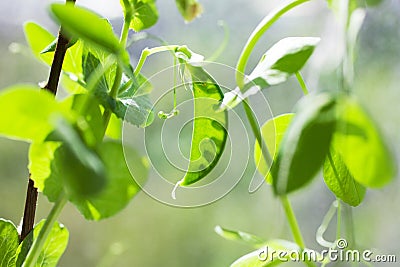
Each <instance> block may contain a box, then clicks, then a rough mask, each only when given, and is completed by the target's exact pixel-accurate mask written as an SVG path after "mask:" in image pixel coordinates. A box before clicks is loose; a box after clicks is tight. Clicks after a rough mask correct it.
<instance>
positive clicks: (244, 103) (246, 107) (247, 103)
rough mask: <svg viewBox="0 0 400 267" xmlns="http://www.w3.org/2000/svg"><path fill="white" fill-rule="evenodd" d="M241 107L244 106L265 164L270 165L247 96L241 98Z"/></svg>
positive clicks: (268, 155)
mask: <svg viewBox="0 0 400 267" xmlns="http://www.w3.org/2000/svg"><path fill="white" fill-rule="evenodd" d="M243 108H244V111H245V112H246V116H247V120H248V121H249V123H250V127H251V130H252V131H253V134H254V136H255V138H256V141H257V143H258V145H259V147H260V148H261V151H262V155H263V158H264V160H265V163H266V164H267V166H271V165H272V157H271V154H270V153H269V151H268V149H267V145H266V144H265V142H264V140H263V138H262V134H261V130H260V126H259V125H258V122H257V118H256V117H255V115H254V113H253V111H252V109H251V107H250V100H249V99H248V98H246V99H244V100H243Z"/></svg>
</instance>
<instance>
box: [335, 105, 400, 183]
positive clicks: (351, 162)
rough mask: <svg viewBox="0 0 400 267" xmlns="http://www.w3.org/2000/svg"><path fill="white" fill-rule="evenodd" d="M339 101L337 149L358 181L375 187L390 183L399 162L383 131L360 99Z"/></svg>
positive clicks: (336, 133)
mask: <svg viewBox="0 0 400 267" xmlns="http://www.w3.org/2000/svg"><path fill="white" fill-rule="evenodd" d="M339 101H340V105H339V107H340V108H339V110H338V125H337V127H336V131H335V133H334V136H333V146H334V149H335V151H336V152H337V153H338V154H339V155H340V157H341V159H342V160H343V162H344V164H345V165H346V166H347V168H348V170H349V172H350V173H351V174H352V175H353V177H354V179H355V180H356V181H357V182H358V183H360V184H362V185H363V186H366V187H371V188H378V187H382V186H384V185H386V184H388V183H389V182H390V181H391V180H392V179H393V177H394V176H395V173H396V164H395V162H394V159H393V157H392V154H391V153H390V151H389V149H388V147H387V145H386V143H385V142H384V139H383V137H382V135H381V133H380V132H379V130H378V129H377V127H376V125H375V123H374V122H373V120H372V119H371V117H370V116H369V115H368V113H367V112H366V111H365V110H364V108H363V107H362V106H361V105H360V104H359V103H358V102H357V100H355V99H354V98H351V97H342V98H340V99H339Z"/></svg>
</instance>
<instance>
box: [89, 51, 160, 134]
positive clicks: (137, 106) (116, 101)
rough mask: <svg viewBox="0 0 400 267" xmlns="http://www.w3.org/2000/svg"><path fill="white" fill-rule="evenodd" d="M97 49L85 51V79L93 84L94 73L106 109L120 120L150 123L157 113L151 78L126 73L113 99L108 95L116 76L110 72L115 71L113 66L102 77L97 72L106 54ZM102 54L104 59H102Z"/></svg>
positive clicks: (98, 91) (95, 90) (96, 94)
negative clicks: (152, 98) (154, 105)
mask: <svg viewBox="0 0 400 267" xmlns="http://www.w3.org/2000/svg"><path fill="white" fill-rule="evenodd" d="M92 51H93V50H92ZM93 52H94V53H92V52H90V51H89V52H87V53H86V54H84V56H83V60H82V62H83V73H84V80H85V82H87V83H89V80H90V79H91V77H92V76H96V79H97V81H96V86H95V88H94V92H93V95H94V96H95V97H96V98H97V100H98V101H99V102H100V103H101V104H102V105H103V106H104V108H106V109H110V110H111V111H112V112H113V113H114V114H115V115H116V116H117V117H118V118H119V119H121V120H125V121H127V122H129V123H131V124H133V125H135V126H138V127H146V126H148V125H150V124H151V123H152V122H153V120H154V112H153V110H152V107H153V104H152V103H151V100H150V97H149V95H148V93H150V92H151V89H152V86H151V84H150V83H149V82H148V80H147V79H146V78H145V77H144V76H143V75H140V74H139V75H138V76H137V77H130V76H128V75H124V77H123V81H122V84H121V87H120V88H119V93H118V95H117V97H116V98H112V97H111V96H110V95H109V94H108V90H109V89H108V88H109V87H110V82H111V78H110V77H111V76H112V75H110V73H109V72H110V71H111V72H112V71H113V70H112V68H111V69H110V70H106V71H105V73H104V74H102V75H100V76H98V75H96V72H97V71H99V68H102V67H104V65H105V62H104V61H105V60H106V56H105V55H104V53H103V52H101V51H100V52H98V51H97V52H96V51H93ZM99 57H102V58H101V59H99ZM97 76H98V77H97Z"/></svg>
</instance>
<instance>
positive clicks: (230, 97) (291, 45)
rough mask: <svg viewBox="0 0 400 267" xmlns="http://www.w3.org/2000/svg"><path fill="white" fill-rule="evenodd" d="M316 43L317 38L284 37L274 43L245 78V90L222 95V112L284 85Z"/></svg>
mask: <svg viewBox="0 0 400 267" xmlns="http://www.w3.org/2000/svg"><path fill="white" fill-rule="evenodd" d="M319 41H320V38H316V37H287V38H284V39H282V40H280V41H279V42H277V43H276V44H274V45H273V46H272V47H271V48H270V49H269V50H268V51H267V52H266V53H265V54H264V55H263V56H262V58H261V60H260V62H259V63H258V64H257V66H256V67H255V68H254V70H253V71H252V72H251V74H250V75H249V76H247V77H246V82H245V86H244V88H243V89H242V90H240V89H239V88H235V89H234V90H232V91H230V92H227V93H225V95H224V100H223V102H222V104H221V109H222V110H223V109H226V108H234V107H235V106H236V105H238V104H239V103H240V102H242V101H243V99H246V98H247V97H249V96H251V95H255V94H257V93H258V92H259V91H260V90H262V89H265V88H268V87H270V86H273V85H277V84H280V83H283V82H285V81H286V80H287V79H288V78H289V77H290V76H291V75H293V74H294V73H296V72H298V71H299V70H301V69H302V68H303V66H304V65H305V63H306V62H307V60H308V59H309V58H310V56H311V55H312V53H313V52H314V49H315V47H316V46H317V44H318V43H319Z"/></svg>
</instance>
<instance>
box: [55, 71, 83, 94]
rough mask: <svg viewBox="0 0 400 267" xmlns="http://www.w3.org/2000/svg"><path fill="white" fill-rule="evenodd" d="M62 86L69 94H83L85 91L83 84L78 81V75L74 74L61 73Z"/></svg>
mask: <svg viewBox="0 0 400 267" xmlns="http://www.w3.org/2000/svg"><path fill="white" fill-rule="evenodd" d="M61 85H62V87H63V88H64V89H65V90H66V91H67V92H68V93H70V94H85V93H87V90H86V88H85V87H84V86H85V85H84V84H83V83H80V82H79V81H78V77H76V76H75V75H62V76H61Z"/></svg>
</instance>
